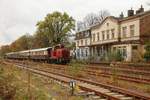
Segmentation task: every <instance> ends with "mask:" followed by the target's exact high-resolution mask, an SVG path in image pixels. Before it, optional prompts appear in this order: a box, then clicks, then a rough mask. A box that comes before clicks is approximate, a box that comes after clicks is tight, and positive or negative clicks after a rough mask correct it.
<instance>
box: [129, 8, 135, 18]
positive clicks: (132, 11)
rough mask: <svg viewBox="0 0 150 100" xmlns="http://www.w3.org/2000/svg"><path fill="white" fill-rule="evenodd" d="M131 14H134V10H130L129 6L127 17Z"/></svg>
mask: <svg viewBox="0 0 150 100" xmlns="http://www.w3.org/2000/svg"><path fill="white" fill-rule="evenodd" d="M133 15H134V10H132V8H131V10H128V17H130V16H133Z"/></svg>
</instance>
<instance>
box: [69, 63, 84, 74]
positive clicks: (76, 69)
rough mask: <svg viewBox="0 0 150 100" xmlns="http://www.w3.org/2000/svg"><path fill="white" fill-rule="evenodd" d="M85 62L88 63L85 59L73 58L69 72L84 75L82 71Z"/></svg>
mask: <svg viewBox="0 0 150 100" xmlns="http://www.w3.org/2000/svg"><path fill="white" fill-rule="evenodd" d="M84 64H86V62H84V61H77V60H72V61H71V62H70V64H69V68H68V71H69V74H71V75H73V76H82V73H80V72H81V70H83V69H84V66H83V65H84Z"/></svg>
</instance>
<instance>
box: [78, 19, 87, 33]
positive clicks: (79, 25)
mask: <svg viewBox="0 0 150 100" xmlns="http://www.w3.org/2000/svg"><path fill="white" fill-rule="evenodd" d="M76 26H77V29H76V30H77V31H80V30H83V29H85V28H86V25H85V23H84V22H82V21H78V22H77V25H76Z"/></svg>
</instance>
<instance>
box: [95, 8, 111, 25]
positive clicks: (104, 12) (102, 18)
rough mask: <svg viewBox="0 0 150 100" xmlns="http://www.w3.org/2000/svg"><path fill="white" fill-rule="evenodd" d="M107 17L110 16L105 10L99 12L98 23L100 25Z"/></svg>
mask: <svg viewBox="0 0 150 100" xmlns="http://www.w3.org/2000/svg"><path fill="white" fill-rule="evenodd" d="M107 16H110V13H109V12H108V11H107V10H101V11H99V12H98V15H97V18H98V22H99V23H101V21H103V20H104V19H105V18H106V17H107Z"/></svg>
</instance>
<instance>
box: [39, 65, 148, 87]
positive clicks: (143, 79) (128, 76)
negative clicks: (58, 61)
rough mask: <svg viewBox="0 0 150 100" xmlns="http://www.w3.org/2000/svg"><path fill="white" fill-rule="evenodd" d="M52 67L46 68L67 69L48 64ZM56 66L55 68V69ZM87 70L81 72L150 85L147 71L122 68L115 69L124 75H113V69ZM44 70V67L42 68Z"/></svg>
mask: <svg viewBox="0 0 150 100" xmlns="http://www.w3.org/2000/svg"><path fill="white" fill-rule="evenodd" d="M48 65H50V66H51V68H50V67H45V68H46V69H47V70H51V69H52V68H53V69H56V70H62V71H65V70H66V69H67V66H66V65H54V64H48ZM53 66H54V67H53ZM85 66H86V69H84V70H81V73H87V74H88V75H91V76H102V77H107V78H111V77H112V76H114V75H115V76H117V77H116V78H117V79H119V80H124V81H129V82H135V83H142V84H148V85H149V84H150V72H148V73H147V71H139V70H137V72H136V70H131V69H122V68H118V67H117V68H115V70H116V71H119V72H123V73H118V72H117V73H115V74H114V73H113V72H112V68H111V67H108V66H107V67H102V66H100V67H95V66H93V67H91V66H89V65H85ZM41 68H42V67H41Z"/></svg>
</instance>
